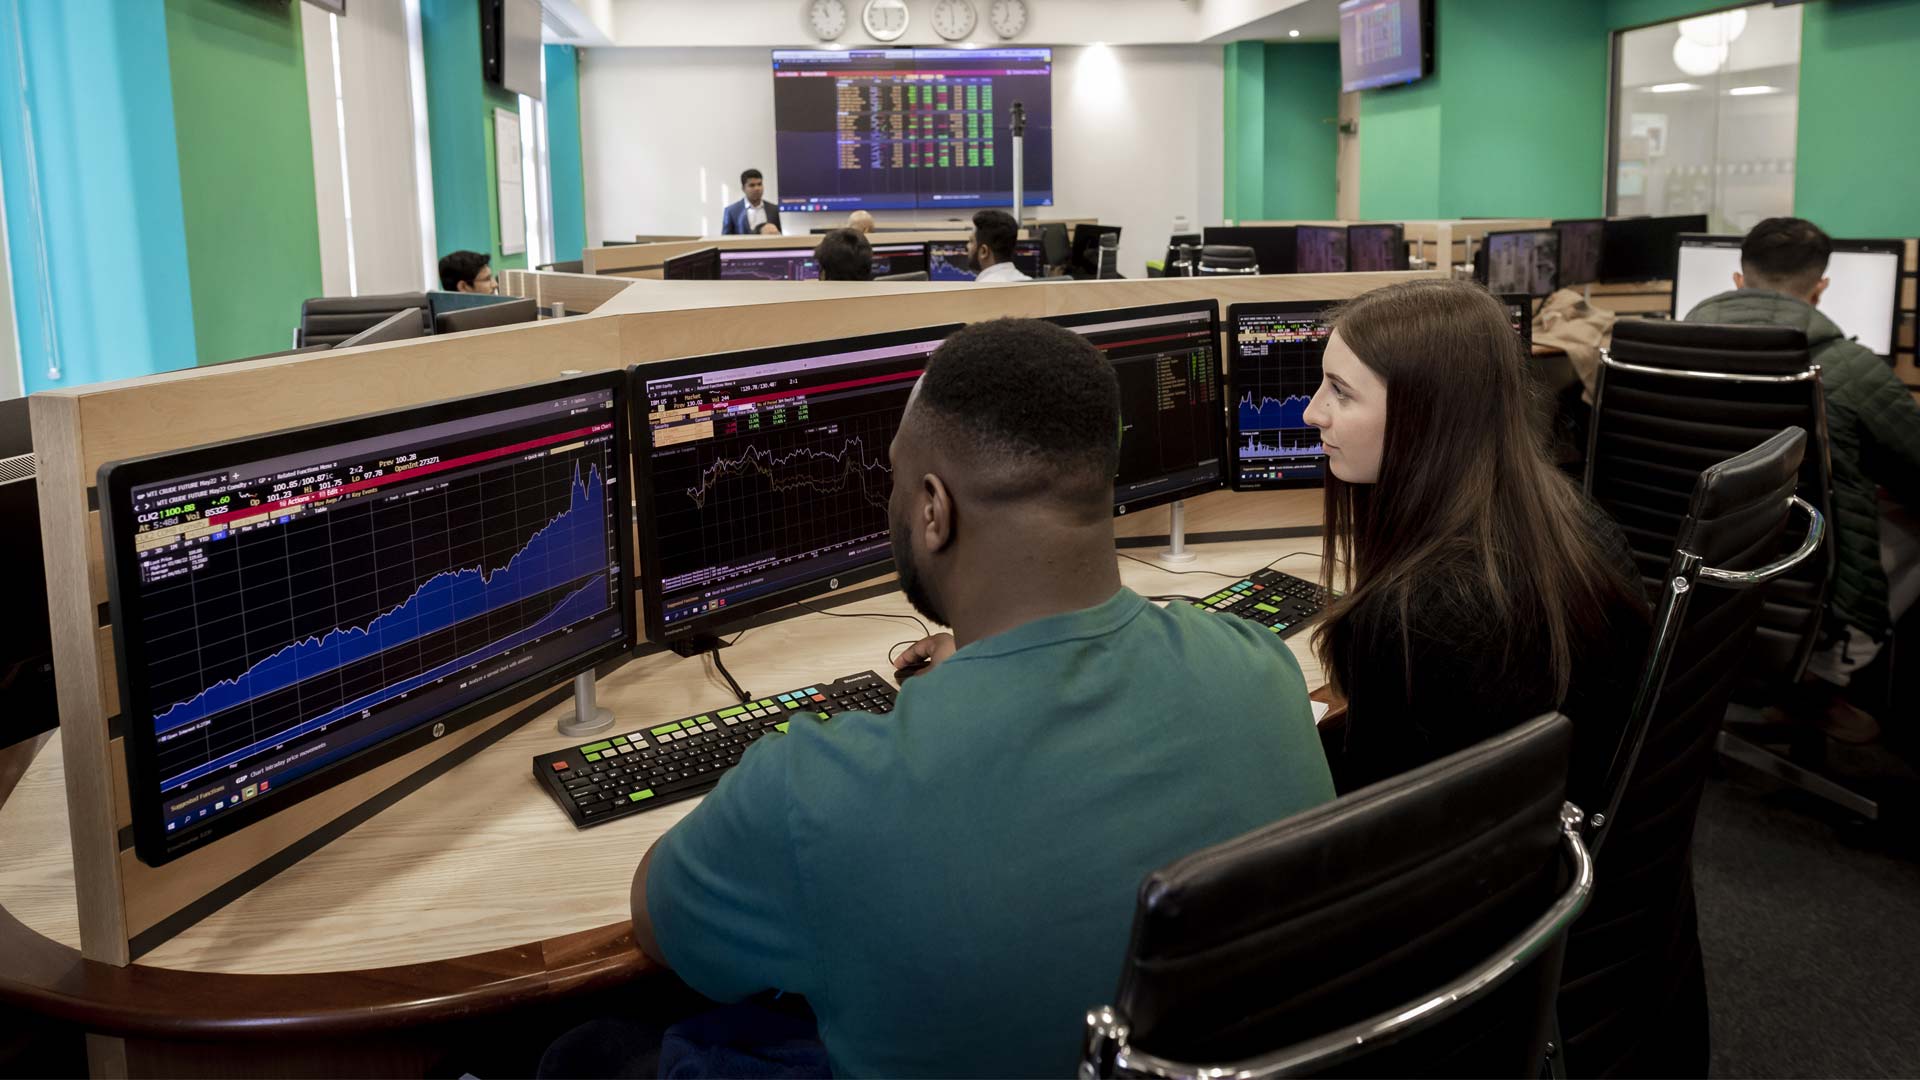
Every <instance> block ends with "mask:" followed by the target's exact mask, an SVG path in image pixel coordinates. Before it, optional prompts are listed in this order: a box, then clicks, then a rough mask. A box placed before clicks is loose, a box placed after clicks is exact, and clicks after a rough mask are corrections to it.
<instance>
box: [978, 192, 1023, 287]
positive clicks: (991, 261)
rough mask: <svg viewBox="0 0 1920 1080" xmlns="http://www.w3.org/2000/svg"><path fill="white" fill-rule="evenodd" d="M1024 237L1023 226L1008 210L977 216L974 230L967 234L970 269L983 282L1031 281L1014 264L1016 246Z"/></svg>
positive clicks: (981, 212) (985, 211) (980, 213)
mask: <svg viewBox="0 0 1920 1080" xmlns="http://www.w3.org/2000/svg"><path fill="white" fill-rule="evenodd" d="M1019 238H1020V226H1019V225H1017V224H1015V223H1014V220H1013V215H1012V214H1009V213H1007V212H1006V211H1005V210H982V211H980V212H979V213H976V214H974V215H973V232H972V233H970V234H968V236H967V269H969V270H971V271H973V273H974V278H973V280H974V281H976V282H980V283H988V284H990V283H992V282H996V281H1029V280H1032V279H1030V278H1028V277H1027V275H1025V274H1023V273H1021V272H1020V268H1019V267H1017V266H1015V265H1013V246H1014V243H1015V242H1016V241H1017V240H1018V239H1019Z"/></svg>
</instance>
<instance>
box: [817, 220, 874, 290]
mask: <svg viewBox="0 0 1920 1080" xmlns="http://www.w3.org/2000/svg"><path fill="white" fill-rule="evenodd" d="M813 257H814V258H815V259H817V260H819V262H820V280H821V281H872V280H873V245H872V244H869V243H867V238H866V237H865V236H863V235H861V233H860V230H859V229H835V230H833V231H832V232H830V233H828V234H826V235H825V236H822V237H821V238H820V245H819V246H818V247H816V248H815V249H814V252H813Z"/></svg>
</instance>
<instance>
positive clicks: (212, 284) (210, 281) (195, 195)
mask: <svg viewBox="0 0 1920 1080" xmlns="http://www.w3.org/2000/svg"><path fill="white" fill-rule="evenodd" d="M165 4H166V24H167V48H168V67H169V70H170V72H171V74H172V78H173V124H174V133H175V139H176V141H177V143H178V147H179V170H180V200H181V211H182V216H183V218H184V220H185V223H186V252H185V256H186V258H185V266H184V267H179V268H178V269H177V270H176V269H175V267H173V266H169V265H168V264H165V263H158V264H155V263H148V264H145V265H142V266H140V267H139V268H138V271H139V272H140V273H146V274H151V273H168V272H170V271H172V272H183V273H185V274H186V275H187V277H188V281H189V285H190V291H191V293H192V296H193V326H194V338H195V342H196V345H197V353H198V359H199V362H200V363H203V364H205V363H214V362H217V361H221V360H232V359H235V358H237V357H242V356H252V355H255V354H258V353H263V352H273V351H275V350H277V349H284V348H287V347H288V346H289V345H290V344H291V343H292V339H293V328H294V327H295V326H296V325H297V324H298V323H299V321H300V303H301V301H303V300H306V299H307V298H309V297H314V296H319V295H320V294H321V281H320V223H319V211H318V210H317V209H316V207H315V203H314V188H313V141H312V136H311V134H310V130H309V124H308V119H307V73H306V59H305V56H304V54H303V52H302V46H301V35H300V11H299V5H298V4H297V3H284V2H277V0H274V2H262V0H165Z"/></svg>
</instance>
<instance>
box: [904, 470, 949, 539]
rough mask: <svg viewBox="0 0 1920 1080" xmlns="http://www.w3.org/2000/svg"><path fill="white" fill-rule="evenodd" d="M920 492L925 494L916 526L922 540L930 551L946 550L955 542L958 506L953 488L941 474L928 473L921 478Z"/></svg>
mask: <svg viewBox="0 0 1920 1080" xmlns="http://www.w3.org/2000/svg"><path fill="white" fill-rule="evenodd" d="M920 494H921V495H922V496H924V501H923V502H922V504H921V509H920V512H919V515H918V520H916V521H915V522H914V523H913V524H914V528H916V529H919V530H920V534H921V540H922V542H923V543H924V544H925V545H926V549H927V551H929V552H933V553H938V552H941V551H945V550H946V549H947V548H948V547H949V546H951V545H952V544H953V540H954V530H955V528H956V526H957V525H958V522H957V521H956V520H955V517H954V515H955V512H956V508H955V506H954V504H953V490H952V489H951V488H949V487H947V482H946V481H945V480H942V479H940V477H939V476H937V475H935V474H933V473H928V474H926V475H925V476H923V477H921V478H920Z"/></svg>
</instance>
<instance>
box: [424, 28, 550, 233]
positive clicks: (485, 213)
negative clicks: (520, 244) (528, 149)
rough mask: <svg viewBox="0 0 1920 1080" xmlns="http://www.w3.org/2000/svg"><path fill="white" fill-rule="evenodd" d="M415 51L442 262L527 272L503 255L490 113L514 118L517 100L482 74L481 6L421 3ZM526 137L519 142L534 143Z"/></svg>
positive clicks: (434, 216)
mask: <svg viewBox="0 0 1920 1080" xmlns="http://www.w3.org/2000/svg"><path fill="white" fill-rule="evenodd" d="M420 38H421V41H420V44H421V51H422V52H423V53H425V55H426V67H427V132H428V144H429V149H430V152H431V156H432V158H433V227H434V236H435V238H436V240H437V242H438V243H439V245H440V251H441V253H442V254H444V253H446V252H449V251H459V250H466V251H484V252H488V253H490V254H491V255H492V256H493V266H494V269H496V270H500V269H506V268H510V267H524V266H526V265H527V259H526V256H525V255H524V254H521V255H512V256H506V255H502V254H501V253H500V209H499V199H500V188H499V183H498V171H497V163H496V162H495V160H494V154H493V110H494V109H496V108H499V109H506V110H509V111H518V109H519V106H520V101H519V98H518V97H516V96H515V95H513V94H510V93H508V92H507V91H506V90H504V89H502V88H500V87H498V86H495V85H494V84H492V83H489V82H487V80H486V77H485V76H484V75H483V74H482V73H481V66H480V5H479V4H478V3H476V2H475V0H421V3H420ZM532 135H533V133H532V132H531V131H525V130H523V131H522V132H521V137H522V138H523V139H524V138H531V137H532Z"/></svg>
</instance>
